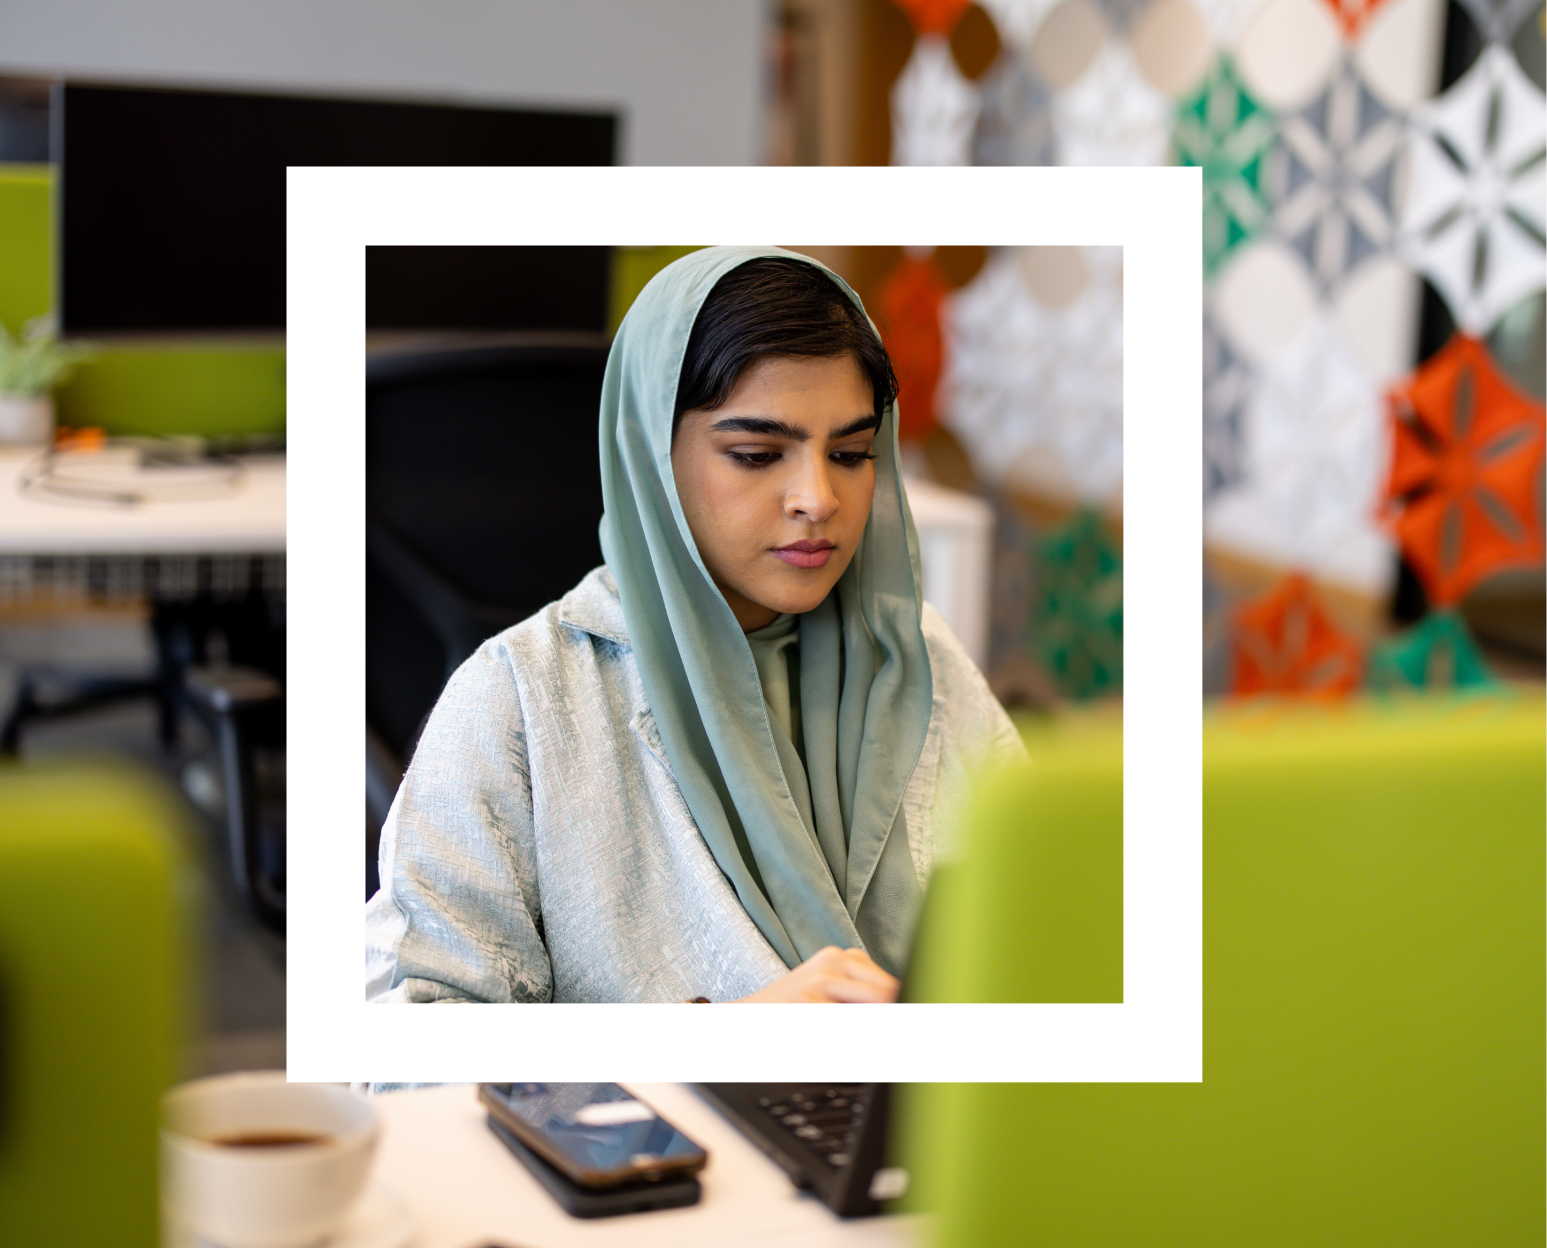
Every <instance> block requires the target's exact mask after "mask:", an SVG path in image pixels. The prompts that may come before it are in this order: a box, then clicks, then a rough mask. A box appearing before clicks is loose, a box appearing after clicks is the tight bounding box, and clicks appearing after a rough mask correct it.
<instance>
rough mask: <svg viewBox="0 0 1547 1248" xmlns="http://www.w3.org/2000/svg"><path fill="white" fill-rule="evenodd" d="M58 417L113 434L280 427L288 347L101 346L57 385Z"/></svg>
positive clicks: (208, 432) (270, 429)
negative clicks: (285, 349)
mask: <svg viewBox="0 0 1547 1248" xmlns="http://www.w3.org/2000/svg"><path fill="white" fill-rule="evenodd" d="M57 410H58V413H59V420H60V423H62V424H66V425H76V426H81V425H97V426H100V427H101V428H103V429H106V430H107V432H108V433H110V434H178V433H197V434H203V435H205V436H207V437H214V436H220V435H233V436H234V435H240V434H258V433H278V432H280V431H282V430H283V429H284V427H285V351H284V348H283V347H280V346H274V345H264V344H255V345H251V346H222V347H213V346H187V345H179V344H176V343H156V344H146V345H143V346H114V347H101V348H99V349H98V351H97V353H96V354H95V355H94V356H93V357H92V358H91V359H90V360H88V361H87V362H86V363H84V364H82V365H80V367H78V368H77V369H76V370H75V372H74V374H73V375H72V376H71V378H70V380H69V381H67V382H65V384H64V385H63V386H62V387H60V389H59V392H58V399H57Z"/></svg>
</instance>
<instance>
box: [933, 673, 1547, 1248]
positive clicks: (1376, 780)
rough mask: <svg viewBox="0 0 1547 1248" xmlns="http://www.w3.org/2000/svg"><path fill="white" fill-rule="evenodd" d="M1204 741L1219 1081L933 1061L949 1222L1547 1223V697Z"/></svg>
mask: <svg viewBox="0 0 1547 1248" xmlns="http://www.w3.org/2000/svg"><path fill="white" fill-rule="evenodd" d="M1203 759H1204V762H1203V771H1204V774H1203V786H1204V787H1203V793H1204V838H1203V853H1204V861H1203V873H1204V878H1203V889H1204V914H1203V921H1204V927H1203V942H1204V948H1203V957H1204V964H1203V992H1204V999H1203V1008H1204V1014H1203V1082H1202V1083H1201V1084H1020V1085H932V1086H929V1087H923V1088H915V1089H911V1090H910V1091H911V1093H912V1095H911V1096H910V1097H909V1098H908V1100H907V1102H906V1105H905V1112H906V1121H907V1122H908V1123H909V1124H910V1128H909V1139H908V1149H909V1154H910V1157H911V1160H912V1164H913V1166H914V1169H915V1172H916V1175H917V1178H918V1179H919V1180H920V1182H919V1183H918V1184H917V1185H916V1186H917V1187H918V1189H919V1190H920V1200H921V1202H922V1203H923V1204H925V1205H926V1206H927V1207H933V1208H935V1209H936V1210H937V1211H938V1212H939V1214H940V1219H941V1220H940V1224H939V1236H938V1239H937V1242H938V1243H939V1244H941V1245H945V1246H948V1248H984V1246H991V1245H998V1244H1005V1245H1017V1246H1019V1245H1043V1244H1045V1245H1058V1246H1059V1248H1076V1246H1078V1245H1092V1246H1095V1245H1100V1246H1101V1248H1108V1246H1115V1245H1135V1246H1142V1248H1167V1246H1170V1245H1177V1246H1182V1245H1186V1246H1187V1248H1214V1246H1220V1248H1224V1246H1226V1245H1228V1246H1229V1248H1246V1246H1250V1245H1263V1246H1267V1245H1272V1246H1275V1248H1278V1246H1282V1248H1291V1246H1293V1248H1303V1246H1306V1245H1312V1244H1315V1245H1348V1246H1350V1248H1353V1246H1355V1245H1357V1246H1359V1248H1367V1246H1370V1245H1387V1244H1390V1245H1402V1246H1403V1248H1419V1246H1427V1245H1435V1246H1438V1245H1446V1246H1451V1245H1501V1246H1502V1245H1526V1244H1540V1243H1542V1242H1544V1225H1543V1203H1544V1162H1547V1149H1544V1126H1547V1113H1544V1093H1547V1087H1544V1075H1543V1068H1544V1058H1543V1055H1544V1046H1547V1034H1544V969H1543V935H1544V901H1543V878H1544V875H1543V873H1544V852H1543V844H1544V783H1543V781H1544V717H1543V703H1542V699H1541V697H1540V696H1524V695H1518V694H1517V695H1514V696H1505V697H1502V698H1470V699H1467V698H1459V697H1438V698H1415V699H1411V700H1407V699H1404V700H1402V701H1392V702H1371V703H1366V704H1362V705H1357V706H1354V707H1345V708H1332V709H1321V710H1302V711H1292V710H1287V709H1284V708H1261V707H1259V708H1247V709H1241V710H1232V711H1228V712H1223V713H1218V714H1215V715H1213V716H1212V717H1210V718H1209V719H1208V721H1207V723H1206V727H1205V730H1204V749H1203ZM1031 817H1032V812H1031V811H1030V810H1029V809H1028V810H1027V812H1026V813H1025V815H1020V814H1018V812H1015V811H1013V810H1012V809H1010V808H1009V807H1006V806H1002V805H1001V806H997V807H996V806H993V805H989V806H987V807H986V808H985V809H984V811H983V815H982V820H981V821H980V824H979V826H978V827H976V828H974V830H973V831H974V834H975V839H974V841H973V846H974V852H976V853H979V854H981V855H983V856H985V857H991V856H992V855H993V854H994V853H995V852H998V851H999V850H1001V849H1002V847H1003V846H1004V844H1005V843H1006V842H1007V841H1013V840H1015V839H1016V838H1018V837H1024V836H1026V835H1027V831H1028V828H1029V827H1030V821H1031ZM1156 817H1164V812H1156ZM1065 921H1066V918H1065V917H1064V916H1060V915H1058V914H1053V915H1051V916H1050V918H1049V922H1052V923H1055V924H1057V923H1063V922H1065ZM975 922H977V923H978V924H980V925H981V924H989V925H991V924H992V920H990V919H985V918H982V917H979V918H978V919H976V920H975ZM931 936H932V938H933V939H938V940H940V941H942V942H943V941H945V940H946V939H947V938H948V936H949V933H947V932H945V931H944V930H943V928H942V930H936V931H934V932H932V933H931ZM1056 939H1058V938H1057V936H1056V935H1048V934H1041V935H1039V936H1037V937H1036V940H1037V942H1040V943H1041V944H1043V945H1046V944H1048V943H1050V942H1052V941H1055V940H1056ZM1000 962H1001V965H1002V966H1003V967H1004V968H1005V969H1004V970H1003V971H1002V975H1003V979H1004V982H1006V983H1014V982H1016V980H1017V979H1018V978H1019V977H1020V976H1021V972H1019V971H1016V970H1014V969H1013V962H1014V959H1013V958H1010V957H1003V958H1001V960H1000ZM990 995H992V990H990ZM1060 999H1081V998H1079V997H1071V996H1068V995H1065V996H1063V997H1062V998H1060ZM1086 999H1088V998H1086Z"/></svg>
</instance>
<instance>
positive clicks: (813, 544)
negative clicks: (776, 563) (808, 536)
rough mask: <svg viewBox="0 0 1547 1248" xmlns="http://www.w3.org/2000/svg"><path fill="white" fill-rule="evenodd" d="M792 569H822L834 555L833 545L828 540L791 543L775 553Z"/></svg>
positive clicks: (820, 539)
mask: <svg viewBox="0 0 1547 1248" xmlns="http://www.w3.org/2000/svg"><path fill="white" fill-rule="evenodd" d="M773 553H774V554H775V555H776V556H777V557H778V558H780V559H783V560H784V562H785V563H787V564H789V565H790V567H792V568H820V567H822V566H823V565H824V564H825V563H826V562H827V561H828V560H829V559H831V558H832V555H833V544H832V543H831V542H829V541H828V540H827V539H826V538H819V539H818V540H816V541H799V542H791V543H790V544H789V545H788V546H780V547H779V548H778V549H777V550H775V551H774V552H773Z"/></svg>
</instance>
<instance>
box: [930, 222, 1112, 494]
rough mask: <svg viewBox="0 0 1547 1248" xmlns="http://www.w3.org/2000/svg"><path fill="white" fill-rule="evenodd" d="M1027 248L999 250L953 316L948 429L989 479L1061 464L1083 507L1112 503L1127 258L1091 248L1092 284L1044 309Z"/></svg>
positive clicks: (953, 300) (945, 387)
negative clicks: (1034, 289)
mask: <svg viewBox="0 0 1547 1248" xmlns="http://www.w3.org/2000/svg"><path fill="white" fill-rule="evenodd" d="M1017 250H1018V249H1015V248H1000V249H996V250H995V251H994V252H993V253H992V254H991V255H990V256H989V259H988V261H987V263H985V264H984V266H983V269H982V271H981V272H979V274H978V275H977V277H975V278H974V279H973V280H972V281H971V282H970V283H968V284H967V285H966V286H965V287H963V288H962V289H961V290H959V291H957V292H956V293H955V294H954V295H952V296H951V297H950V298H949V299H948V300H947V301H946V304H945V307H944V308H943V309H942V314H941V323H942V327H943V328H944V331H945V335H946V370H945V375H944V376H943V377H942V379H941V388H940V401H939V410H940V412H941V419H942V421H943V422H944V423H945V424H946V425H948V426H949V427H950V428H951V430H952V431H953V432H954V433H956V435H957V436H958V438H960V440H961V442H962V445H963V446H964V447H965V448H966V450H967V453H968V455H969V456H970V457H971V459H972V461H973V466H974V468H975V469H976V470H977V472H978V474H979V475H980V477H982V478H983V479H984V480H986V481H989V482H992V483H996V484H998V483H1001V482H1003V481H1004V480H1005V479H1006V478H1007V477H1009V476H1011V475H1012V474H1013V473H1014V471H1015V469H1016V465H1017V464H1019V463H1023V462H1026V461H1028V460H1030V461H1039V462H1042V463H1044V464H1051V465H1052V466H1053V468H1054V469H1056V473H1057V475H1058V477H1059V478H1060V479H1061V480H1063V481H1066V482H1067V483H1068V488H1069V489H1070V491H1071V492H1072V493H1073V494H1074V495H1075V497H1076V498H1078V499H1079V500H1081V501H1084V502H1088V503H1091V504H1093V505H1098V506H1099V505H1103V504H1106V503H1108V502H1110V501H1111V500H1112V499H1113V498H1114V497H1115V496H1116V495H1117V493H1118V490H1119V489H1120V487H1121V484H1122V465H1123V366H1122V353H1123V344H1122V323H1123V318H1122V251H1121V249H1120V248H1117V247H1084V248H1081V249H1080V251H1081V256H1082V258H1083V260H1084V263H1085V266H1086V269H1087V271H1088V273H1089V279H1088V281H1087V282H1086V285H1085V287H1084V289H1083V290H1082V291H1081V292H1080V294H1079V295H1078V296H1077V297H1076V298H1075V299H1074V300H1073V301H1072V302H1071V303H1069V304H1067V305H1065V306H1064V307H1061V308H1057V309H1053V308H1048V307H1045V306H1043V305H1042V304H1041V303H1039V302H1038V301H1037V300H1036V298H1035V297H1034V296H1033V295H1032V294H1031V292H1030V290H1029V289H1028V287H1027V285H1026V282H1025V280H1024V279H1023V277H1022V274H1021V267H1020V264H1019V259H1018V255H1017Z"/></svg>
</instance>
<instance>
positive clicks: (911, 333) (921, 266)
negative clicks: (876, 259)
mask: <svg viewBox="0 0 1547 1248" xmlns="http://www.w3.org/2000/svg"><path fill="white" fill-rule="evenodd" d="M949 293H950V287H949V286H947V285H946V281H945V276H944V275H943V274H942V273H941V272H940V266H939V265H938V264H936V263H935V260H934V257H933V256H930V257H929V258H928V259H923V260H919V259H915V258H914V257H913V256H910V255H908V253H907V252H904V253H903V255H902V259H901V260H900V261H899V262H898V264H897V267H896V268H895V269H893V270H892V271H891V272H890V273H889V274H888V275H887V277H886V280H885V281H884V282H883V283H882V285H881V291H880V296H879V298H878V299H877V301H876V309H877V311H878V312H879V313H880V316H879V317H878V318H877V319H878V320H879V321H880V326H881V341H882V342H884V343H885V344H886V349H887V351H888V352H889V353H890V355H891V357H892V367H893V368H894V369H895V370H896V372H897V395H898V398H897V411H898V416H899V420H900V423H899V426H898V429H897V433H898V436H900V437H903V438H909V439H921V438H923V437H925V436H927V435H928V433H929V431H930V430H931V429H933V428H934V427H935V390H936V389H937V388H938V387H939V385H940V370H941V367H942V365H943V364H944V361H945V341H944V338H943V336H942V335H941V332H940V303H941V300H943V299H944V298H945V297H946V295H948V294H949Z"/></svg>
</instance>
